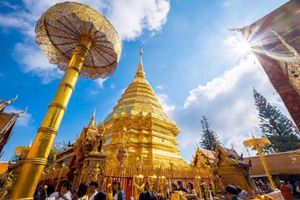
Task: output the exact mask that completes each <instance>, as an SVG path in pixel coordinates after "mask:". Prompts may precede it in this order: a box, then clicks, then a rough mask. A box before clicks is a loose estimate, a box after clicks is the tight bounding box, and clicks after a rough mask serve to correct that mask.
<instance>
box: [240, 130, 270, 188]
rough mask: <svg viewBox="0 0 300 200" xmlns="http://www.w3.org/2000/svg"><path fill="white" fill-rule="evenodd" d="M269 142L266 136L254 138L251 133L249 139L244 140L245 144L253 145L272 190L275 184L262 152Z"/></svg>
mask: <svg viewBox="0 0 300 200" xmlns="http://www.w3.org/2000/svg"><path fill="white" fill-rule="evenodd" d="M270 144H271V142H270V141H269V140H268V138H255V137H254V136H253V135H252V138H251V139H249V140H246V141H244V145H245V146H248V147H254V148H255V150H256V151H257V153H258V156H259V158H260V161H261V163H262V164H263V167H264V169H265V172H266V174H267V176H268V179H269V181H270V184H271V187H272V189H273V190H274V189H276V185H275V183H274V181H273V178H272V176H271V173H270V170H269V167H268V164H267V162H266V160H265V158H264V156H263V154H262V149H263V148H265V147H267V146H268V145H270Z"/></svg>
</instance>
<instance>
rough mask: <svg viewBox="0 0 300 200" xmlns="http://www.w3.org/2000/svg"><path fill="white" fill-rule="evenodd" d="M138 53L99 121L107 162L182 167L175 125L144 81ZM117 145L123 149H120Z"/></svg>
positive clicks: (155, 166)
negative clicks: (131, 77)
mask: <svg viewBox="0 0 300 200" xmlns="http://www.w3.org/2000/svg"><path fill="white" fill-rule="evenodd" d="M142 55H143V52H142V49H141V50H140V61H139V64H138V69H137V72H136V75H135V77H134V80H133V81H132V82H131V83H130V84H129V86H128V87H127V89H126V90H125V92H124V93H123V95H122V96H121V98H120V99H119V101H118V103H117V105H116V106H115V107H114V108H113V111H112V112H111V113H110V114H109V115H108V116H107V117H106V119H105V120H104V122H103V123H102V124H100V125H99V127H101V126H102V127H105V128H104V135H105V139H106V140H105V144H104V152H105V153H106V155H107V164H108V166H109V168H111V167H112V166H113V165H115V166H116V165H118V162H123V161H124V163H125V164H126V165H129V166H130V165H131V166H132V165H134V164H137V161H139V162H140V164H141V165H142V166H144V168H145V166H147V167H149V168H152V169H156V168H161V167H162V166H164V167H166V166H170V165H171V166H174V167H176V168H177V167H181V168H182V167H186V166H187V163H186V162H185V160H184V159H183V158H182V157H181V156H180V151H179V148H178V142H177V140H176V136H177V135H178V133H179V128H178V126H177V125H176V123H175V122H173V121H172V120H170V118H169V117H168V115H167V114H166V112H165V111H164V109H163V107H162V105H161V104H160V102H159V100H158V98H157V96H156V94H155V92H154V90H153V89H152V87H151V85H150V84H149V82H148V81H147V79H146V76H145V72H144V68H143V63H142ZM120 149H121V150H122V149H125V150H126V152H125V153H124V152H123V153H122V152H121V153H120ZM120 154H121V155H120ZM117 158H118V159H117Z"/></svg>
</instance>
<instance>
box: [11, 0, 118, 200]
mask: <svg viewBox="0 0 300 200" xmlns="http://www.w3.org/2000/svg"><path fill="white" fill-rule="evenodd" d="M35 32H36V36H37V37H36V41H37V43H38V44H39V45H40V46H41V49H42V51H43V52H44V54H46V55H47V57H48V59H49V62H50V63H52V64H56V65H58V66H59V68H60V69H62V70H63V71H65V75H64V77H63V80H62V81H61V83H60V84H59V87H58V90H57V92H56V95H55V96H54V99H53V101H52V103H51V104H50V105H49V107H48V112H47V113H46V115H45V117H44V119H43V122H42V124H41V126H40V128H39V129H38V132H37V136H36V138H35V140H34V143H33V144H32V147H31V148H30V151H29V153H28V156H27V158H26V159H25V160H24V162H23V166H22V169H21V172H20V176H19V178H18V180H17V183H16V185H15V187H14V190H13V192H12V196H11V199H32V196H33V194H34V191H35V189H36V186H37V184H38V181H39V179H40V176H41V173H42V171H43V169H44V167H45V165H46V163H47V158H48V156H49V153H50V150H51V147H52V144H53V142H54V139H55V137H56V134H57V131H58V128H59V126H60V123H61V120H62V118H63V115H64V113H65V110H66V108H67V104H68V102H69V99H70V97H71V94H72V92H73V90H74V87H75V84H76V82H77V79H78V76H79V75H81V76H83V77H88V78H92V79H95V78H99V77H101V78H105V77H107V76H108V75H111V74H112V73H113V72H114V70H115V68H116V66H117V63H118V61H119V58H120V55H121V41H120V38H119V36H118V33H117V32H116V30H115V29H114V27H113V26H112V25H111V24H110V22H109V21H108V20H107V19H106V18H105V17H104V16H102V15H101V14H100V13H98V12H97V11H96V10H94V9H93V8H91V7H89V6H87V5H84V4H81V3H74V2H65V3H58V4H56V5H54V6H52V7H50V8H49V9H48V10H47V11H46V12H45V13H44V14H43V15H42V17H41V18H40V19H39V21H38V23H37V26H36V29H35ZM33 59H34V58H33Z"/></svg>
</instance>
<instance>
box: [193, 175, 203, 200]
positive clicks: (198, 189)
mask: <svg viewBox="0 0 300 200" xmlns="http://www.w3.org/2000/svg"><path fill="white" fill-rule="evenodd" d="M195 190H196V193H197V195H199V198H200V199H203V191H202V178H201V177H200V176H196V177H195Z"/></svg>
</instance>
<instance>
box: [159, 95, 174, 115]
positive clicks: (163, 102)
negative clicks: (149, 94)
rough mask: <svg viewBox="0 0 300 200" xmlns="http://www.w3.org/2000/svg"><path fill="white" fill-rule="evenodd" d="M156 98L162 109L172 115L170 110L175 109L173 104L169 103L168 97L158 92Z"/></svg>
mask: <svg viewBox="0 0 300 200" xmlns="http://www.w3.org/2000/svg"><path fill="white" fill-rule="evenodd" d="M157 98H158V100H159V102H160V104H161V106H162V107H163V109H164V111H165V112H166V113H167V114H168V115H170V116H171V117H172V112H173V111H174V110H175V108H176V107H175V105H171V104H169V103H168V102H169V97H168V95H166V94H163V93H158V94H157Z"/></svg>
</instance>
